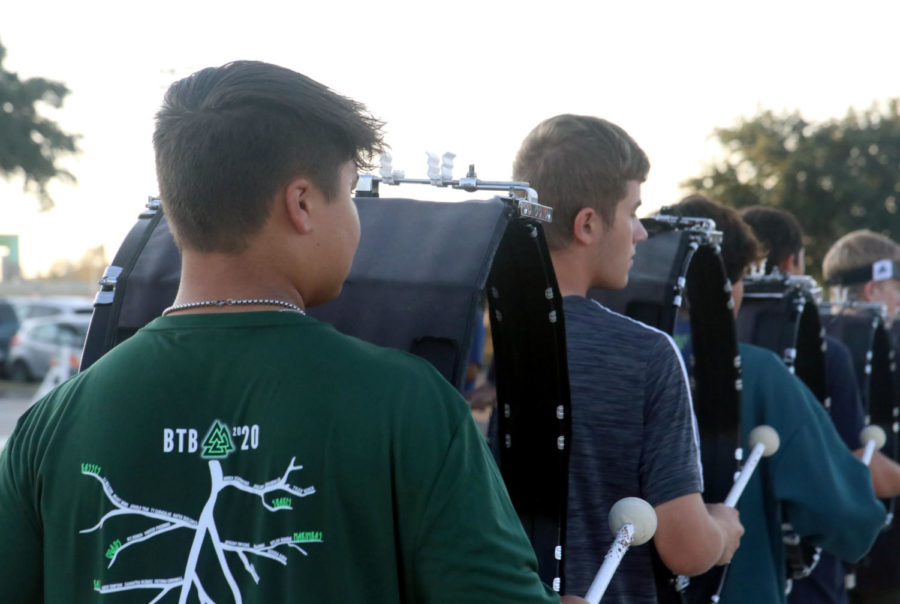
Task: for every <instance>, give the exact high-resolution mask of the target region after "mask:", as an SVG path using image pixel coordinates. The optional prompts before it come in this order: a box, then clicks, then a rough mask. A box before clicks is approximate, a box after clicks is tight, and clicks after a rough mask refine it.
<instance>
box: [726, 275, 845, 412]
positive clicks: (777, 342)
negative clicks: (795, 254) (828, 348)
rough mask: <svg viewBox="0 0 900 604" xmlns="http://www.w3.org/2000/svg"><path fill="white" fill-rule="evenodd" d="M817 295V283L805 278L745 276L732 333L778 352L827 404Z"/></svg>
mask: <svg viewBox="0 0 900 604" xmlns="http://www.w3.org/2000/svg"><path fill="white" fill-rule="evenodd" d="M817 298H818V287H817V285H816V283H815V281H813V280H812V279H811V278H810V277H789V276H784V275H774V276H773V275H766V276H764V277H746V278H744V298H743V302H742V303H741V309H740V312H739V313H738V317H737V335H738V340H739V341H741V342H747V343H748V344H755V345H756V346H760V347H762V348H767V349H769V350H771V351H772V352H774V353H776V354H777V355H778V356H780V357H781V359H782V360H783V361H784V364H785V365H787V367H788V369H789V370H790V372H791V373H793V374H795V375H796V376H797V377H798V378H800V379H801V380H803V383H804V384H806V386H807V387H808V388H809V389H810V390H811V391H812V393H813V394H814V395H816V398H817V399H819V401H821V402H822V404H823V405H824V406H825V408H826V409H828V408H829V407H830V401H829V400H828V390H827V388H826V381H825V338H824V335H825V331H824V329H823V327H822V323H821V321H820V319H819V307H818V300H817Z"/></svg>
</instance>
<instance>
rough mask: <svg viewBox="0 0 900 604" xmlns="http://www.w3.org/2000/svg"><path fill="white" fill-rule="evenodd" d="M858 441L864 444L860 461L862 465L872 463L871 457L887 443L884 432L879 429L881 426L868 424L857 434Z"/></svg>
mask: <svg viewBox="0 0 900 604" xmlns="http://www.w3.org/2000/svg"><path fill="white" fill-rule="evenodd" d="M859 440H860V441H861V442H864V443H866V448H865V449H864V450H863V454H862V457H861V459H862V462H863V463H864V464H866V465H869V464H870V463H871V462H872V455H874V454H875V451H878V450H879V449H881V447H883V446H884V443H885V442H887V436H886V435H885V433H884V430H882V429H881V426H877V425H875V424H869V425H868V426H866V427H865V428H863V429H862V431H861V432H860V433H859Z"/></svg>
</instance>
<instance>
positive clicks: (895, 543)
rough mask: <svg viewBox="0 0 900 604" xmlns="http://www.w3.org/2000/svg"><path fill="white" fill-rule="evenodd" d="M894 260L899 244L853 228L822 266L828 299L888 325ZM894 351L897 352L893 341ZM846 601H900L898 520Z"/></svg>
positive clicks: (898, 302) (899, 287) (899, 282)
mask: <svg viewBox="0 0 900 604" xmlns="http://www.w3.org/2000/svg"><path fill="white" fill-rule="evenodd" d="M898 262H900V246H898V245H897V244H896V243H895V242H894V241H893V240H891V239H890V238H888V237H885V236H884V235H880V234H878V233H874V232H872V231H869V230H857V231H853V232H851V233H848V234H846V235H844V236H843V237H841V238H840V239H838V240H837V241H836V242H835V243H834V245H832V246H831V248H830V249H829V250H828V253H827V254H825V259H824V261H823V262H822V273H823V276H824V278H825V280H826V281H829V282H834V283H836V284H837V285H836V286H832V288H831V297H832V301H847V302H875V303H881V304H884V305H885V307H886V308H887V319H888V321H889V322H890V321H891V320H892V319H894V317H895V316H896V314H897V308H898V306H900V279H898V277H900V275H898V274H897V268H896V267H897V264H898ZM851 310H852V309H851ZM894 347H895V350H896V348H897V347H896V342H895V343H894ZM895 383H896V382H895ZM876 464H877V462H876V458H875V457H873V458H872V476H873V480H875V482H876V485H877V483H878V481H879V480H881V478H880V475H881V476H885V475H886V476H890V474H888V473H887V472H886V471H885V470H883V469H882V470H879V467H880V466H883V465H884V464H877V465H876ZM884 480H887V478H885V479H884ZM896 494H897V493H896V491H890V492H888V493H887V494H886V495H884V496H892V495H896ZM850 602H852V603H853V604H896V603H897V602H900V526H898V522H897V521H896V520H895V521H894V523H893V524H892V525H891V527H890V528H888V529H887V530H886V531H885V532H884V533H882V535H881V536H880V537H879V538H878V540H877V541H876V542H875V545H874V546H873V547H872V550H871V551H870V552H869V555H868V556H866V559H865V560H863V562H862V563H861V564H860V565H859V566H858V567H857V568H856V589H853V590H851V591H850Z"/></svg>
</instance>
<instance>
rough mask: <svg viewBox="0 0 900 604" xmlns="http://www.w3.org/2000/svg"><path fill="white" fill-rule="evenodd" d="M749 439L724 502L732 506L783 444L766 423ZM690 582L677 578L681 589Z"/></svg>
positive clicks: (686, 579) (757, 428)
mask: <svg viewBox="0 0 900 604" xmlns="http://www.w3.org/2000/svg"><path fill="white" fill-rule="evenodd" d="M748 440H749V441H750V456H749V457H747V461H746V462H745V463H744V467H742V468H741V471H740V473H739V474H738V475H737V477H736V478H735V479H734V484H733V485H731V490H730V491H728V496H727V497H725V501H724V504H725V505H727V506H728V507H730V508H733V507H734V506H736V505H737V502H738V499H740V498H741V494H742V493H743V492H744V487H746V486H747V483H748V482H749V481H750V476H752V475H753V470H755V469H756V466H757V465H759V460H760V459H762V458H763V457H769V456H770V455H773V454H774V453H775V451H777V450H778V447H779V446H781V440H780V439H779V438H778V432H776V431H775V428H773V427H771V426H766V425H765V424H762V425H759V426H756V427H755V428H753V429H752V430H750V435H749V437H748ZM688 583H690V579H689V578H688V577H686V576H684V575H678V578H677V579H676V580H675V584H676V585H681V586H682V587H681V588H680V589H683V588H684V587H686V586H687V584H688Z"/></svg>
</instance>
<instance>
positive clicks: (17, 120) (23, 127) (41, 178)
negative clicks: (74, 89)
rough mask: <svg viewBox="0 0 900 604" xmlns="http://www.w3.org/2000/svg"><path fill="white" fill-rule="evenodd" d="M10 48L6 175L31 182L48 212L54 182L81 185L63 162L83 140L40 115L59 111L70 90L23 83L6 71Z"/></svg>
mask: <svg viewBox="0 0 900 604" xmlns="http://www.w3.org/2000/svg"><path fill="white" fill-rule="evenodd" d="M5 57H6V49H5V48H4V47H3V45H2V44H0V175H2V176H3V177H4V178H6V179H7V180H9V179H10V178H11V177H13V176H22V177H24V179H25V185H24V189H25V191H26V192H27V193H29V194H32V195H35V196H36V197H37V199H38V201H39V202H40V207H41V209H42V210H46V209H49V208H51V207H53V199H52V198H51V197H50V194H49V193H48V192H47V185H48V184H49V182H50V181H51V180H53V179H60V180H65V181H68V182H75V177H74V176H73V175H72V174H71V173H69V172H67V171H66V170H64V169H62V168H60V167H59V165H58V163H57V162H58V160H59V159H60V158H61V157H62V156H64V155H68V154H74V153H76V152H77V151H78V147H77V145H76V141H77V136H73V135H70V134H66V133H65V132H63V131H62V130H61V129H60V127H59V125H58V124H57V123H56V122H54V121H52V120H49V119H47V118H45V117H42V116H41V115H40V114H39V113H38V110H37V109H38V105H39V103H44V104H47V105H49V106H51V107H55V108H59V107H61V106H62V104H63V99H64V98H65V97H66V95H67V94H69V89H68V88H66V86H65V84H63V83H61V82H54V81H51V80H45V79H43V78H29V79H27V80H21V79H19V76H18V74H16V73H13V72H10V71H6V69H5V68H4V67H3V59H4V58H5Z"/></svg>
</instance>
